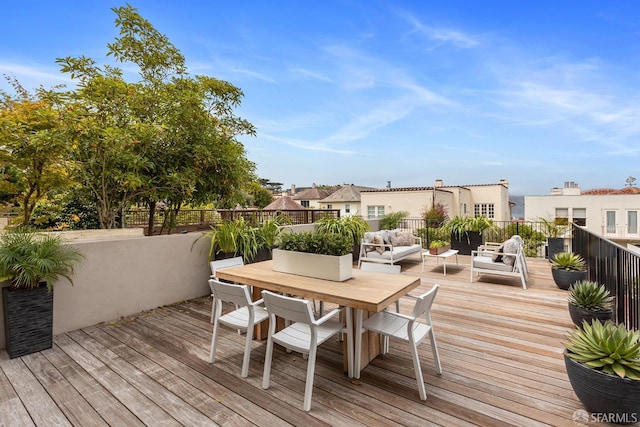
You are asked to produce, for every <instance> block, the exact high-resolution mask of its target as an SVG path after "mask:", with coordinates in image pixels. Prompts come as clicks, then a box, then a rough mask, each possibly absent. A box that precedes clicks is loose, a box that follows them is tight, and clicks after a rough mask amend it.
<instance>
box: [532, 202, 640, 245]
mask: <svg viewBox="0 0 640 427" xmlns="http://www.w3.org/2000/svg"><path fill="white" fill-rule="evenodd" d="M565 209H566V210H567V213H568V219H569V222H573V221H574V220H575V219H577V218H578V217H579V216H582V212H585V213H586V222H585V226H586V228H587V229H588V230H589V231H591V232H592V233H595V234H598V235H601V236H604V237H608V238H612V239H628V240H637V239H639V238H640V231H639V229H638V223H636V224H635V227H634V224H632V223H630V222H629V217H630V216H631V217H633V216H634V215H635V216H636V218H637V221H638V222H639V223H640V194H602V195H585V194H583V195H552V196H525V198H524V214H525V220H527V221H537V220H539V218H545V219H553V218H556V216H557V215H556V213H557V212H558V210H561V211H562V210H565ZM607 212H613V213H614V214H613V215H614V216H615V223H614V224H610V225H611V227H610V229H609V230H607ZM630 212H634V213H631V214H630ZM610 215H612V214H610Z"/></svg>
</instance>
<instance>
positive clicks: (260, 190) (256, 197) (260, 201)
mask: <svg viewBox="0 0 640 427" xmlns="http://www.w3.org/2000/svg"><path fill="white" fill-rule="evenodd" d="M247 192H248V193H249V195H250V196H251V198H252V200H253V205H254V206H256V207H258V208H260V209H262V208H264V207H265V206H267V205H269V204H270V203H271V202H273V195H272V194H271V192H270V191H269V190H267V189H266V188H264V187H263V186H262V185H260V183H259V182H257V181H253V182H252V183H250V184H249V187H248V190H247Z"/></svg>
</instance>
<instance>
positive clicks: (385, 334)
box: [355, 285, 442, 400]
mask: <svg viewBox="0 0 640 427" xmlns="http://www.w3.org/2000/svg"><path fill="white" fill-rule="evenodd" d="M439 287H440V286H439V285H434V286H433V288H431V289H430V290H429V291H428V292H425V293H424V294H422V295H420V296H412V295H407V296H409V297H412V298H415V299H416V303H415V305H414V307H413V311H412V313H411V315H406V314H402V313H394V312H392V311H388V310H384V311H381V312H379V313H376V314H374V315H373V316H371V317H370V318H368V319H366V320H364V321H363V323H362V327H363V328H364V329H365V330H369V331H373V332H377V333H379V334H380V335H381V337H382V339H383V340H386V341H387V342H386V343H384V344H382V349H383V350H382V354H385V353H386V352H387V351H388V347H389V346H388V340H389V337H392V338H397V339H400V340H403V341H406V342H407V343H408V344H409V349H410V351H411V358H412V359H413V369H414V371H415V374H416V381H417V382H418V392H419V393H420V399H421V400H426V398H427V392H426V390H425V387H424V380H423V378H422V369H421V368H420V358H419V357H418V344H420V343H421V342H422V341H423V340H424V339H425V338H426V337H427V335H428V336H429V338H430V340H431V350H432V351H433V360H434V363H435V366H436V372H437V373H438V375H440V374H442V366H441V365H440V357H439V355H438V347H437V345H436V336H435V333H434V330H433V323H432V322H431V314H430V312H431V306H432V305H433V300H434V299H435V297H436V293H437V292H438V288H439ZM422 315H424V316H425V318H426V324H425V323H421V322H419V321H418V318H420V317H421V316H422ZM360 352H361V349H356V355H355V357H356V358H357V357H360Z"/></svg>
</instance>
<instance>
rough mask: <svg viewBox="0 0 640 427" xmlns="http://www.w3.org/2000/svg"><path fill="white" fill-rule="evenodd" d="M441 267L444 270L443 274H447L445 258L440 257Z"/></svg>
mask: <svg viewBox="0 0 640 427" xmlns="http://www.w3.org/2000/svg"><path fill="white" fill-rule="evenodd" d="M442 269H443V270H444V275H445V276H446V275H447V259H446V258H442Z"/></svg>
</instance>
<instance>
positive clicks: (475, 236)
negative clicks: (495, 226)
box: [450, 231, 483, 255]
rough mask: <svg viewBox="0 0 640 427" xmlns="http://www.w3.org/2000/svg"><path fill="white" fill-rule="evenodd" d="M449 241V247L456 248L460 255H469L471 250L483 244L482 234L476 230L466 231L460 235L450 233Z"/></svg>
mask: <svg viewBox="0 0 640 427" xmlns="http://www.w3.org/2000/svg"><path fill="white" fill-rule="evenodd" d="M450 241H451V249H456V250H457V251H458V253H459V254H460V255H471V251H475V250H476V249H478V246H481V245H482V244H483V236H482V233H480V232H477V231H466V232H465V233H464V235H462V236H458V235H457V234H455V233H451V240H450Z"/></svg>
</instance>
